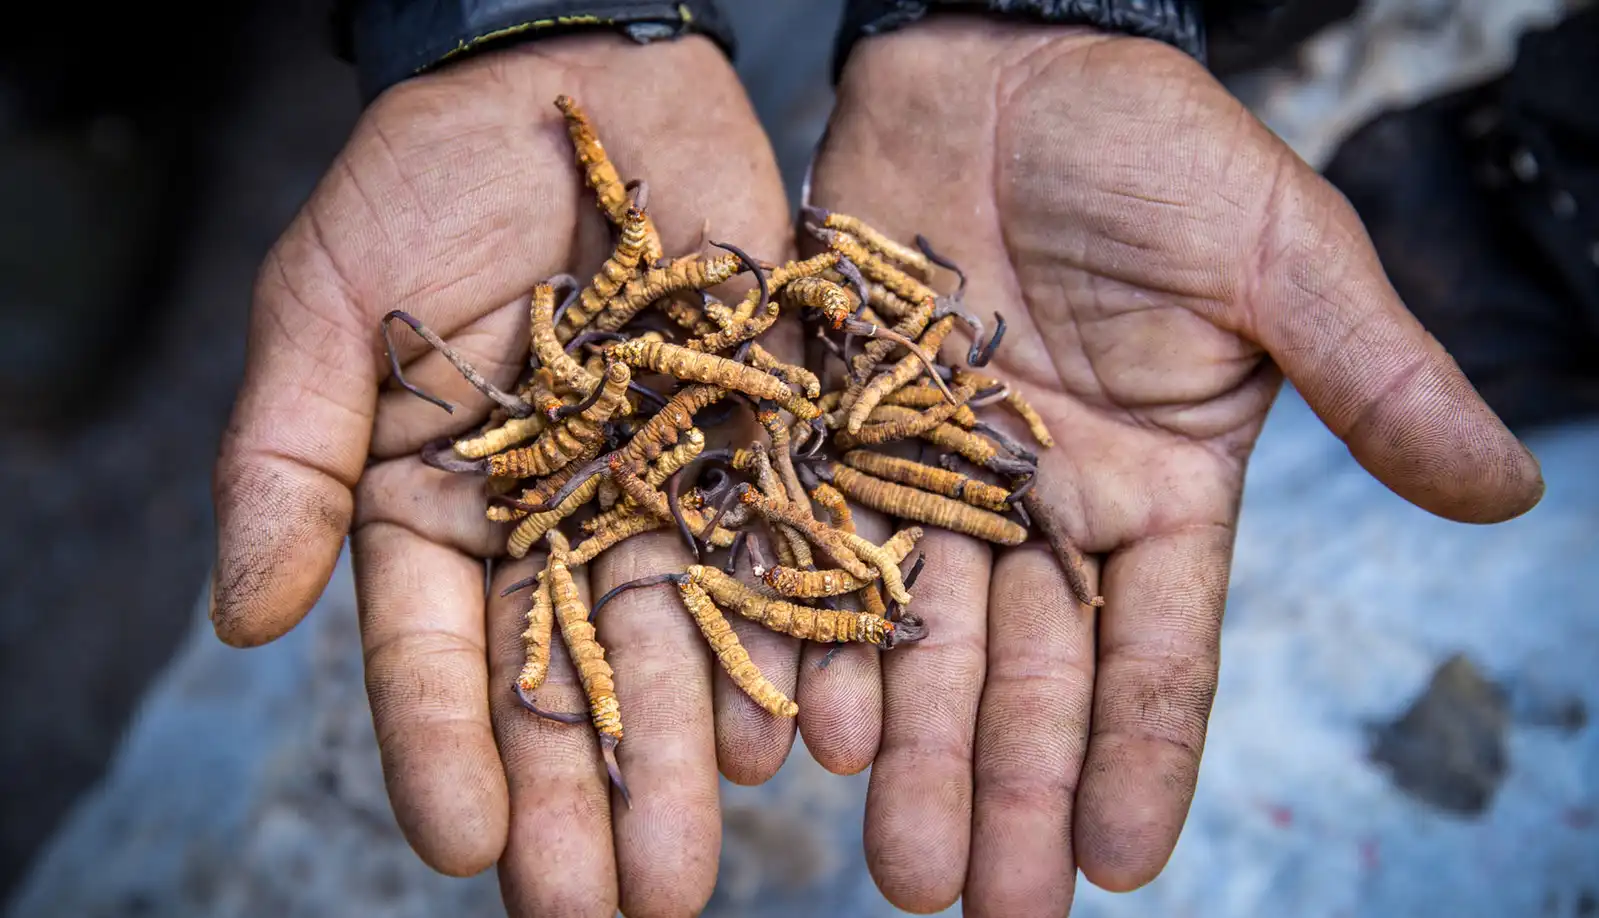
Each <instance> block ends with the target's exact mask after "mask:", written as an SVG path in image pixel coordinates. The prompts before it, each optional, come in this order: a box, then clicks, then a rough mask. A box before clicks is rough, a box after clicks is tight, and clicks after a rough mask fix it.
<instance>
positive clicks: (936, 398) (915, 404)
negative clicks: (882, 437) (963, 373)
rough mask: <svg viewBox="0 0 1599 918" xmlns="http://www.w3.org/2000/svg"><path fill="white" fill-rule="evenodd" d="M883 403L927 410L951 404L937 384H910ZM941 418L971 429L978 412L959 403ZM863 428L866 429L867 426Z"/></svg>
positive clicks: (975, 421)
mask: <svg viewBox="0 0 1599 918" xmlns="http://www.w3.org/2000/svg"><path fill="white" fill-rule="evenodd" d="M955 391H956V394H959V392H960V390H959V389H957V390H955ZM973 394H975V390H973ZM883 404H885V405H898V406H900V407H902V408H915V409H917V410H919V411H926V410H927V409H928V408H937V407H939V406H941V405H949V399H947V398H945V397H944V393H942V392H940V391H939V390H938V387H937V386H933V385H910V386H905V387H903V388H900V389H895V390H894V391H893V392H890V393H889V394H888V395H886V396H884V397H883ZM941 420H947V421H949V422H950V423H952V424H954V425H956V426H957V427H964V428H966V429H967V430H970V429H972V426H973V425H974V424H976V423H977V413H976V412H974V411H973V410H972V407H971V406H970V405H957V406H953V407H952V412H951V413H950V414H949V415H948V416H947V417H945V418H941ZM861 429H862V430H864V429H865V428H864V427H863V428H861Z"/></svg>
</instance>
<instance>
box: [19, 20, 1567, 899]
mask: <svg viewBox="0 0 1599 918" xmlns="http://www.w3.org/2000/svg"><path fill="white" fill-rule="evenodd" d="M724 4H725V6H726V7H727V9H728V11H729V12H730V13H731V14H732V17H733V19H734V20H735V25H736V27H737V29H738V32H739V39H740V43H741V52H742V53H741V55H740V63H739V69H740V71H741V72H742V74H743V76H744V79H745V81H746V85H747V86H748V88H749V91H750V93H751V95H752V97H753V99H754V102H755V106H756V108H757V110H758V111H759V113H760V115H761V117H762V119H763V121H764V122H765V124H766V125H767V127H768V130H769V131H770V132H771V136H772V139H773V143H774V145H775V147H776V149H777V154H778V158H779V160H780V163H781V165H782V168H783V171H784V175H785V178H786V180H787V181H788V183H789V186H790V193H791V196H794V197H796V198H797V191H798V183H799V180H800V177H801V176H802V175H803V172H804V168H805V164H806V162H807V160H808V158H809V156H810V153H811V150H812V148H813V147H814V144H815V143H816V139H817V138H818V136H819V135H820V132H821V129H822V127H823V124H824V122H825V119H826V117H827V113H828V109H829V106H830V104H831V95H830V91H829V88H828V81H827V79H826V73H827V66H828V61H829V55H830V52H831V39H832V35H833V32H834V29H835V27H836V23H837V19H838V14H839V5H840V4H839V3H838V2H837V0H826V2H822V0H783V2H777V0H765V2H760V3H756V2H740V0H724ZM17 15H18V16H20V17H21V20H22V21H20V22H14V23H12V27H10V28H7V29H6V30H4V31H3V32H0V43H3V46H4V51H3V53H0V240H3V242H4V244H3V245H0V316H3V318H4V321H5V325H4V333H3V334H0V410H3V411H4V412H5V414H6V418H5V420H6V424H5V436H4V438H3V440H0V481H3V482H4V483H5V487H6V490H7V491H8V492H9V493H11V494H12V499H10V500H8V501H6V502H4V503H3V504H0V737H3V744H0V776H3V780H0V785H3V793H4V811H3V812H4V818H3V821H0V894H3V895H4V897H5V899H6V900H7V901H8V903H9V904H8V906H7V908H8V912H7V913H8V914H9V915H13V916H16V918H44V916H84V918H88V916H130V918H131V916H202V915H203V916H239V918H245V916H298V915H308V916H309V915H318V916H320V915H356V914H360V915H383V916H396V918H399V916H412V915H416V916H422V915H437V914H451V915H494V914H501V913H503V910H502V908H501V906H500V904H499V895H498V890H497V887H496V884H495V881H494V878H493V876H492V875H484V876H481V877H477V878H473V879H470V880H451V879H446V878H443V877H439V876H435V875H433V874H431V873H430V872H429V871H428V870H427V869H426V868H425V867H424V866H423V865H422V864H421V863H420V862H419V861H417V860H416V859H415V857H414V856H413V855H412V854H411V853H410V851H409V849H407V848H406V847H405V845H404V843H403V841H402V840H401V839H400V837H399V834H398V829H397V828H396V826H395V824H394V821H393V818H392V816H391V815H390V813H389V810H388V806H387V803H386V800H385V798H384V795H383V788H382V780H381V776H380V774H379V771H378V760H377V752H376V748H375V744H374V742H373V738H372V733H371V723H370V718H369V716H368V713H367V708H366V699H365V695H364V693H363V689H362V679H361V671H360V653H359V644H358V639H357V635H356V632H355V614H354V606H353V602H354V600H353V591H352V587H351V582H350V579H349V574H348V570H347V568H346V567H345V566H343V565H341V568H340V570H339V572H338V574H337V575H336V576H335V579H334V582H333V584H332V586H331V587H330V588H329V590H328V593H327V595H326V596H325V597H324V599H323V600H322V602H321V604H320V606H319V607H318V608H317V609H316V610H315V611H313V613H312V614H311V616H310V617H309V619H308V620H307V622H306V624H305V625H303V626H302V627H301V628H300V629H298V630H297V631H295V632H294V633H293V634H291V635H290V636H289V637H288V638H286V639H285V640H284V641H282V642H280V643H278V644H276V645H273V646H271V647H268V648H264V649H260V650H254V651H248V652H239V651H233V650H230V649H228V648H226V647H224V646H222V645H221V644H220V643H219V642H217V641H216V640H215V638H214V637H213V636H212V634H211V630H210V626H209V623H208V622H207V621H206V620H205V614H204V609H203V607H202V606H201V605H197V602H196V599H197V597H198V596H200V595H201V593H202V589H203V585H204V584H205V582H206V578H207V573H208V565H209V563H210V553H211V550H212V547H213V543H212V532H211V518H210V513H211V510H210V502H209V501H210V497H209V488H210V475H211V464H212V460H213V457H214V452H215V447H216V442H217V438H218V436H219V434H220V432H221V429H222V426H223V424H224V423H225V421H226V417H227V412H228V410H229V407H230V405H231V401H232V397H233V390H234V386H235V384H236V382H237V378H238V374H239V370H240V367H241V365H242V358H243V346H244V325H245V316H246V311H247V309H248V306H249V293H250V285H251V282H252V280H253V275H254V272H255V269H256V266H257V264H258V263H259V261H260V259H261V257H262V256H263V254H264V253H265V251H266V249H267V248H268V247H269V246H270V245H271V243H272V242H273V240H274V239H275V237H276V235H277V234H278V232H279V231H280V230H281V229H282V228H283V227H284V226H285V225H286V224H287V222H288V220H289V219H290V217H291V216H292V215H293V213H294V211H295V210H296V208H298V206H299V205H300V203H301V202H302V201H303V200H304V199H305V197H306V196H307V195H308V193H309V192H310V190H311V188H312V186H313V185H314V183H315V182H316V181H317V179H318V178H319V176H320V174H321V173H322V171H323V169H324V168H325V167H326V165H327V164H328V162H329V161H330V159H331V158H332V156H333V155H334V154H335V153H336V151H337V150H338V148H339V146H340V145H341V143H342V142H343V140H344V138H345V136H346V134H347V133H348V131H349V129H350V127H351V125H352V123H353V121H354V119H355V117H356V116H357V114H358V103H357V97H356V92H355V85H354V78H353V74H352V72H351V71H350V69H349V68H348V67H347V66H345V65H344V64H342V63H341V62H339V61H338V60H336V59H335V58H334V57H333V55H332V54H331V51H330V50H329V42H328V28H327V16H328V10H327V8H326V3H325V2H313V0H278V2H273V3H266V2H253V3H252V2H243V3H232V4H212V5H210V6H209V7H208V8H207V10H206V16H207V19H206V20H205V22H204V26H203V27H204V28H205V29H206V30H207V34H206V40H205V41H193V40H191V39H190V38H189V37H188V35H187V33H188V31H189V30H191V29H193V28H195V27H196V26H195V23H194V21H193V20H192V19H189V18H187V17H183V16H180V15H179V12H178V10H177V7H176V6H171V7H168V6H167V5H161V4H156V5H124V6H123V7H122V8H120V10H107V11H103V12H102V11H99V10H95V11H93V12H90V11H86V10H83V9H62V10H42V11H39V12H33V13H27V12H22V11H17ZM1294 15H1295V17H1298V21H1285V22H1283V23H1279V24H1278V26H1279V27H1280V28H1281V30H1282V35H1279V36H1275V37H1274V36H1271V35H1267V36H1264V37H1261V36H1257V39H1261V40H1258V41H1255V42H1254V43H1252V44H1249V45H1244V44H1239V45H1237V46H1218V47H1217V48H1216V49H1215V62H1216V64H1217V67H1218V70H1220V71H1221V72H1222V73H1223V75H1224V78H1225V79H1226V81H1227V82H1228V84H1229V85H1230V86H1231V87H1232V88H1233V89H1234V91H1235V92H1237V93H1238V94H1239V95H1240V96H1241V97H1242V98H1243V99H1244V100H1245V101H1246V102H1247V103H1248V104H1249V105H1250V106H1251V107H1252V108H1253V109H1254V110H1255V112H1256V113H1257V114H1258V115H1259V116H1260V117H1261V118H1262V119H1263V120H1264V121H1265V122H1266V123H1267V124H1269V125H1270V126H1271V127H1272V128H1274V129H1275V130H1277V131H1278V132H1279V133H1280V134H1281V135H1282V136H1283V137H1284V138H1285V139H1286V140H1287V141H1288V142H1289V143H1290V144H1291V145H1292V146H1293V147H1294V148H1295V149H1296V150H1298V151H1299V152H1300V154H1301V155H1302V156H1303V157H1305V159H1306V160H1308V161H1309V162H1311V163H1312V164H1313V165H1315V166H1317V167H1318V168H1321V169H1323V170H1324V171H1325V173H1326V174H1327V175H1328V177H1329V179H1330V180H1332V181H1333V182H1334V183H1335V184H1337V185H1338V186H1339V187H1340V188H1341V189H1342V190H1344V192H1345V193H1346V194H1347V195H1348V196H1349V197H1350V198H1351V200H1352V201H1353V202H1354V203H1355V204H1356V206H1357V208H1358V209H1359V210H1360V211H1361V214H1362V216H1363V217H1364V218H1365V219H1366V220H1367V223H1368V226H1369V228H1370V230H1371V233H1372V236H1373V238H1374V240H1375V241H1376V242H1377V245H1378V247H1379V250H1380V252H1381V254H1382V255H1383V258H1384V262H1385V265H1386V266H1387V268H1388V270H1389V272H1390V274H1391V276H1392V277H1393V279H1394V282H1395V285H1396V286H1397V287H1398V288H1399V290H1400V292H1401V294H1403V295H1404V296H1405V297H1406V300H1407V302H1408V303H1409V305H1410V306H1411V308H1412V309H1413V311H1415V312H1416V313H1417V315H1418V316H1419V317H1420V318H1421V319H1422V320H1423V322H1424V323H1426V324H1427V325H1428V326H1429V328H1431V329H1433V331H1434V332H1435V334H1438V335H1439V336H1440V337H1441V338H1442V339H1443V340H1444V342H1445V344H1446V345H1448V346H1449V347H1450V349H1451V351H1452V352H1453V353H1455V354H1456V356H1457V359H1459V360H1460V362H1461V363H1462V365H1463V366H1464V367H1465V369H1466V370H1467V372H1468V375H1470V376H1471V377H1472V378H1473V381H1474V382H1476V383H1477V384H1478V386H1479V388H1480V389H1481V390H1482V391H1483V392H1484V393H1485V395H1486V396H1487V397H1488V398H1489V400H1490V401H1491V402H1492V403H1493V404H1494V406H1495V407H1496V408H1497V409H1498V410H1500V411H1501V413H1502V414H1503V415H1505V416H1506V417H1507V418H1508V419H1509V420H1510V421H1511V422H1512V424H1513V426H1515V427H1516V428H1517V430H1518V432H1520V433H1522V434H1524V435H1525V436H1527V437H1528V438H1529V440H1530V442H1531V445H1532V446H1533V448H1534V450H1535V452H1537V453H1538V454H1539V456H1540V458H1541V459H1542V461H1543V462H1544V468H1545V475H1546V477H1547V479H1548V483H1549V492H1548V497H1547V498H1546V500H1545V501H1544V503H1543V505H1542V506H1540V507H1539V508H1538V509H1537V510H1535V511H1534V512H1533V513H1531V514H1529V515H1527V516H1526V517H1524V518H1522V519H1519V520H1516V521H1514V522H1512V523H1510V524H1506V525H1503V526H1497V527H1489V528H1471V527H1464V526H1457V525H1453V524H1448V523H1443V522H1441V521H1438V520H1434V519H1431V518H1428V517H1426V515H1425V514H1422V513H1421V512H1420V511H1418V510H1414V509H1413V508H1410V507H1408V506H1407V505H1405V504H1403V503H1402V502H1400V501H1399V500H1398V499H1397V498H1396V497H1394V496H1393V495H1391V494H1390V493H1388V492H1387V491H1386V490H1384V489H1383V488H1382V487H1381V486H1379V485H1376V484H1374V483H1372V482H1370V481H1368V480H1366V478H1365V477H1364V474H1363V473H1362V472H1361V471H1360V469H1359V468H1358V467H1356V466H1355V465H1354V464H1353V462H1352V461H1351V460H1350V459H1349V457H1348V455H1347V453H1346V452H1345V451H1344V450H1343V449H1342V447H1341V446H1340V445H1339V444H1338V443H1337V441H1335V440H1333V439H1332V438H1331V436H1330V435H1328V434H1327V433H1326V432H1325V431H1324V430H1322V429H1321V428H1320V427H1319V425H1318V424H1317V423H1316V421H1315V418H1314V417H1313V416H1312V415H1310V413H1309V412H1308V410H1307V409H1305V407H1304V406H1303V404H1302V403H1301V402H1299V401H1298V400H1297V398H1296V397H1295V396H1294V395H1293V394H1292V393H1291V392H1288V393H1285V395H1284V397H1283V399H1282V400H1281V402H1280V403H1279V405H1278V406H1277V408H1276V409H1275V410H1274V414H1273V416H1272V419H1271V421H1270V422H1269V423H1268V427H1267V431H1266V434H1265V435H1264V437H1263V439H1262V443H1261V447H1260V451H1259V453H1258V457H1257V458H1256V459H1255V460H1254V462H1253V464H1252V473H1251V479H1250V482H1249V489H1248V491H1247V493H1246V498H1245V503H1244V512H1243V524H1242V528H1241V532H1240V536H1239V543H1238V556H1237V561H1236V564H1235V570H1234V573H1233V588H1232V596H1231V600H1230V604H1229V609H1228V620H1227V627H1226V632H1225V636H1224V654H1223V660H1224V663H1223V670H1222V681H1221V688H1220V693H1219V696H1218V699H1217V702H1216V709H1215V719H1214V726H1213V732H1212V738H1211V740H1210V746H1209V750H1208V752H1207V759H1206V764H1205V768H1204V771H1203V772H1202V774H1201V780H1200V789H1199V793H1198V797H1197V799H1196V801H1195V805H1194V815H1193V818H1192V820H1191V822H1190V825H1189V828H1188V829H1187V831H1186V833H1185V835H1184V837H1183V840H1182V842H1181V843H1180V845H1179V847H1178V851H1177V855H1176V857H1175V858H1174V860H1173V863H1172V866H1171V868H1170V869H1169V870H1168V871H1167V872H1166V874H1165V875H1163V876H1162V878H1161V879H1160V880H1158V881H1157V882H1156V883H1155V884H1153V885H1152V886H1151V887H1149V888H1147V889H1145V890H1142V891H1140V892H1138V893H1136V894H1133V895H1130V896H1109V895H1104V894H1100V893H1098V892H1097V891H1095V890H1090V889H1087V888H1086V885H1084V886H1083V887H1082V888H1081V891H1080V894H1079V904H1078V907H1077V911H1076V912H1075V914H1079V915H1089V916H1096V915H1144V914H1162V915H1173V916H1180V915H1191V916H1199V918H1212V916H1215V918H1221V916H1235V915H1236V916H1254V915H1264V914H1287V915H1296V916H1327V918H1335V916H1348V918H1353V916H1357V915H1358V916H1366V915H1370V916H1390V915H1410V914H1421V913H1422V912H1423V911H1425V912H1428V913H1432V912H1438V913H1444V912H1449V913H1452V914H1454V915H1457V916H1462V915H1471V916H1474V915H1484V916H1489V915H1492V916H1505V915H1517V916H1521V915H1526V916H1534V915H1537V916H1550V918H1555V916H1560V918H1565V916H1573V918H1575V916H1584V918H1586V916H1599V738H1596V735H1595V734H1596V731H1595V729H1594V728H1593V727H1592V726H1591V725H1590V724H1589V719H1590V718H1589V716H1588V712H1589V711H1590V710H1591V709H1592V707H1593V705H1594V704H1596V703H1599V674H1596V673H1599V671H1596V670H1595V669H1594V665H1595V662H1596V661H1599V614H1596V613H1599V599H1596V597H1599V423H1596V422H1595V421H1594V420H1593V418H1594V417H1595V416H1596V407H1599V103H1596V102H1595V101H1594V100H1595V98H1596V97H1599V28H1596V24H1595V20H1596V16H1599V13H1596V12H1595V10H1594V9H1593V8H1592V6H1591V4H1588V3H1585V2H1573V0H1500V2H1492V0H1365V2H1355V0H1347V2H1331V3H1302V4H1298V10H1297V11H1296V12H1295V14H1294ZM30 17H31V18H30ZM68 17H71V19H72V21H68ZM164 20H170V21H164ZM91 22H92V26H90V27H85V24H86V23H91ZM1299 35H1308V37H1307V38H1305V39H1304V40H1302V41H1299V40H1294V39H1296V38H1297V37H1298V36H1299ZM841 788H845V789H847V791H848V792H842V793H841V792H840V789H841ZM864 789H865V781H864V777H856V778H850V779H844V778H836V777H833V776H830V775H826V774H824V773H822V771H821V769H820V768H819V767H818V766H816V765H815V764H814V763H813V762H811V761H810V760H809V759H808V757H807V756H806V755H805V754H804V752H803V749H797V750H796V754H795V756H794V758H793V759H792V760H791V762H790V763H789V765H787V766H785V769H784V771H783V773H782V774H781V775H780V776H779V778H778V779H777V780H776V781H774V782H772V783H771V784H769V785H767V786H765V787H763V788H734V787H731V786H725V796H724V801H725V806H726V814H727V815H726V820H727V824H726V837H725V844H724V855H723V865H722V867H723V870H722V876H721V881H720V886H719V889H718V892H717V895H716V898H715V899H714V900H713V902H712V905H711V907H710V909H709V910H708V912H707V914H713V915H733V914H743V915H760V916H788V915H809V914H824V913H839V914H855V915H879V914H882V915H887V914H896V912H895V911H894V910H893V909H892V908H890V907H889V906H887V905H886V904H885V903H883V902H882V900H881V898H880V896H878V894H877V893H876V890H875V888H874V887H873V886H872V883H871V880H870V878H869V877H868V876H867V875H866V873H865V871H864V868H863V867H862V861H861V856H860V812H861V806H862V799H863V795H864ZM779 855H781V856H782V859H781V861H780V860H779V859H778V856H779ZM958 908H959V907H958V906H957V907H956V910H958Z"/></svg>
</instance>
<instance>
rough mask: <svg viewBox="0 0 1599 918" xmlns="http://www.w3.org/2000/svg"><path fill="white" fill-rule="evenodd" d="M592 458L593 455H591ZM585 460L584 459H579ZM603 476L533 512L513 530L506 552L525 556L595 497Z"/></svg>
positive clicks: (513, 555)
mask: <svg viewBox="0 0 1599 918" xmlns="http://www.w3.org/2000/svg"><path fill="white" fill-rule="evenodd" d="M591 458H592V457H591ZM579 461H584V460H579ZM600 481H601V478H600V477H599V476H598V475H596V476H595V477H593V478H590V479H589V480H588V481H585V482H583V484H582V485H580V486H579V487H578V489H577V490H576V491H573V492H572V494H571V496H570V497H568V498H567V499H566V500H563V501H561V502H560V503H559V504H557V505H555V506H554V507H552V508H550V509H549V510H545V511H542V512H539V513H531V514H528V516H527V517H526V518H525V519H523V520H522V521H521V522H520V523H518V524H517V526H516V528H515V529H513V530H511V535H510V538H508V539H507V540H506V545H505V552H506V554H508V555H510V556H511V557H513V558H521V557H525V556H526V555H527V553H528V550H529V549H530V548H532V547H533V544H534V543H535V542H537V541H538V540H539V539H542V538H544V534H545V533H547V532H549V531H550V530H551V529H553V528H554V527H555V526H557V525H559V524H560V522H561V521H562V520H564V519H566V518H567V517H569V516H571V515H572V514H574V513H576V512H577V511H578V510H579V509H580V508H582V506H583V505H584V504H586V503H588V502H589V501H590V500H593V499H594V493H595V492H596V491H598V490H599V486H600Z"/></svg>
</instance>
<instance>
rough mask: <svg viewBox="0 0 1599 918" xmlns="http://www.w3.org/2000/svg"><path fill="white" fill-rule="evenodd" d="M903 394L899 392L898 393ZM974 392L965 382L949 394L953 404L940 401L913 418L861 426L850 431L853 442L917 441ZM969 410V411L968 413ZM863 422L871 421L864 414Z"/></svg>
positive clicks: (953, 413)
mask: <svg viewBox="0 0 1599 918" xmlns="http://www.w3.org/2000/svg"><path fill="white" fill-rule="evenodd" d="M906 388H909V387H908V386H907V387H906ZM901 391H903V390H901ZM976 391H977V389H976V386H975V385H973V384H972V383H971V382H970V381H969V380H968V381H967V382H964V383H962V384H961V385H960V387H959V388H957V389H955V390H954V391H953V392H951V393H950V394H951V395H953V396H955V401H953V402H951V401H949V400H948V399H942V397H941V401H940V402H939V403H938V404H937V405H934V406H932V407H931V408H924V409H921V410H920V411H918V412H917V414H916V415H915V417H914V418H905V419H901V420H895V421H885V422H882V423H878V424H871V423H868V424H862V425H861V428H860V429H859V430H855V431H851V432H850V433H851V436H852V438H853V442H855V443H859V444H862V445H871V444H876V443H891V442H893V441H895V440H906V439H909V438H911V437H919V436H921V435H922V432H923V431H927V430H932V429H933V428H934V427H937V426H938V425H940V424H942V423H944V422H945V421H947V420H949V419H950V418H951V417H953V416H954V415H955V413H956V412H957V411H959V410H960V409H962V408H965V407H966V402H967V401H968V400H970V399H971V397H972V395H973V394H975V393H976ZM968 410H969V409H968ZM874 412H875V408H874ZM867 420H868V421H870V420H871V415H870V414H868V416H867Z"/></svg>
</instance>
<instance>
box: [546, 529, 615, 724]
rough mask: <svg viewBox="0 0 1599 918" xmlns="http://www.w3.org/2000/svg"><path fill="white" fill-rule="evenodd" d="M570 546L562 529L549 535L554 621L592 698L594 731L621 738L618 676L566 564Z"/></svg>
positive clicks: (578, 675) (586, 692)
mask: <svg viewBox="0 0 1599 918" xmlns="http://www.w3.org/2000/svg"><path fill="white" fill-rule="evenodd" d="M569 550H570V546H568V545H567V543H566V538H565V537H564V536H562V535H561V534H560V531H559V530H556V531H552V532H551V533H550V566H549V568H548V572H549V581H550V599H551V601H552V602H553V603H554V604H555V618H556V621H558V622H560V624H561V638H562V640H564V641H565V642H566V652H567V653H568V654H570V655H571V657H572V665H573V666H574V667H575V668H576V669H577V677H578V679H579V680H580V681H581V682H582V683H583V693H584V694H586V695H587V696H588V699H589V716H590V717H592V718H593V720H594V729H595V730H597V731H599V733H600V734H601V735H604V736H611V737H615V738H616V739H618V740H620V739H621V738H622V710H621V706H620V705H619V704H618V703H617V700H616V683H615V681H614V680H615V674H614V673H612V672H611V664H609V663H607V662H605V648H603V647H601V646H600V642H599V641H597V640H595V639H594V626H593V625H591V624H589V613H588V609H586V608H584V606H583V600H582V598H581V597H579V596H578V593H577V584H576V582H574V581H573V580H572V572H571V570H570V568H569V567H568V564H567V553H568V551H569Z"/></svg>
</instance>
